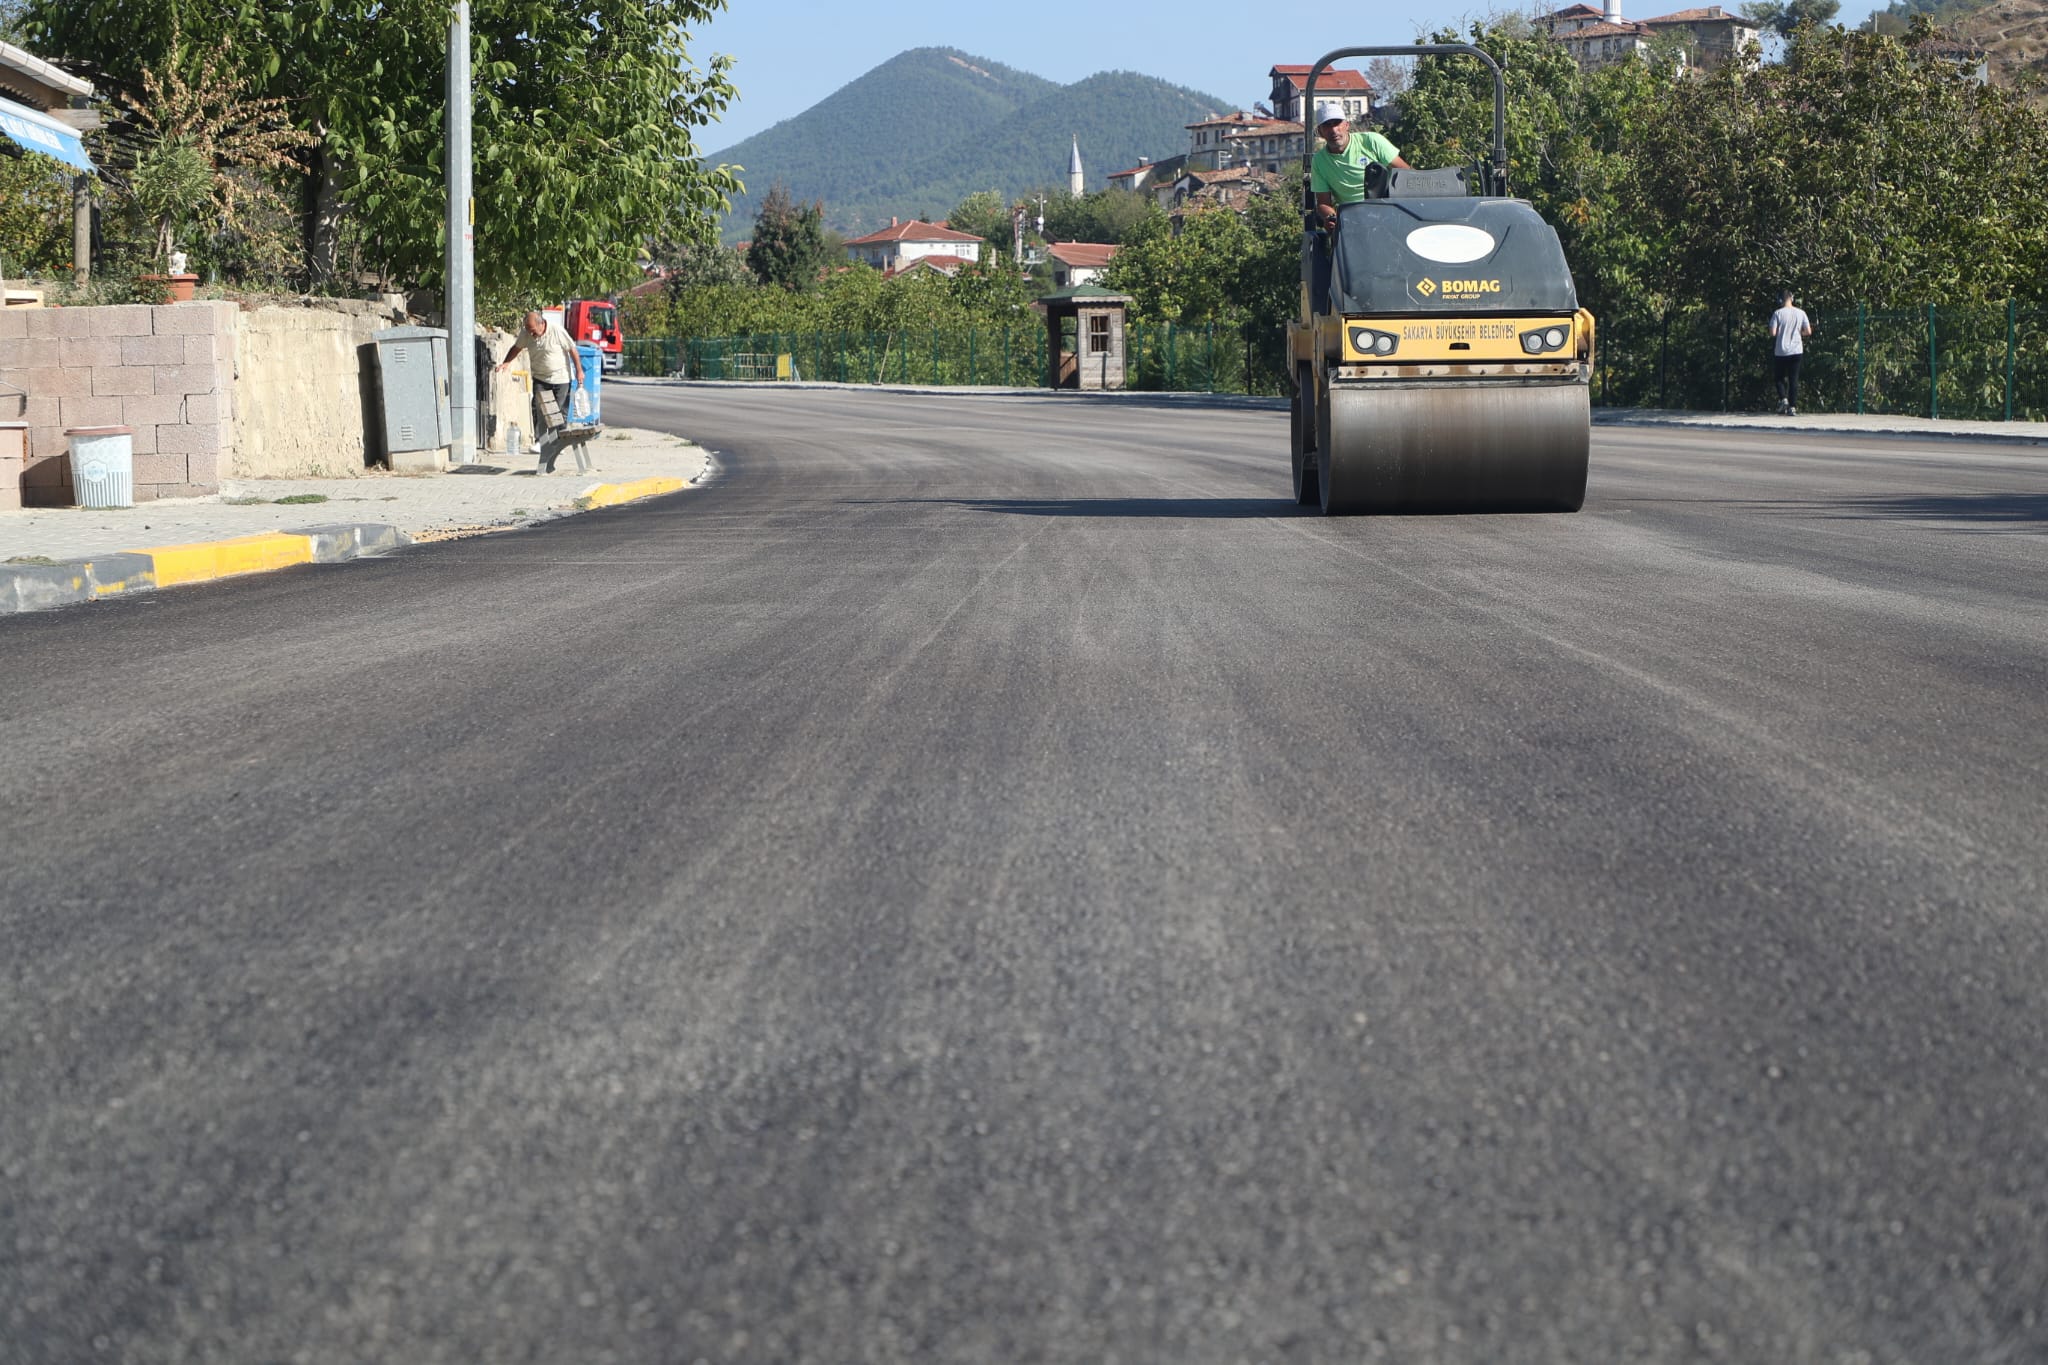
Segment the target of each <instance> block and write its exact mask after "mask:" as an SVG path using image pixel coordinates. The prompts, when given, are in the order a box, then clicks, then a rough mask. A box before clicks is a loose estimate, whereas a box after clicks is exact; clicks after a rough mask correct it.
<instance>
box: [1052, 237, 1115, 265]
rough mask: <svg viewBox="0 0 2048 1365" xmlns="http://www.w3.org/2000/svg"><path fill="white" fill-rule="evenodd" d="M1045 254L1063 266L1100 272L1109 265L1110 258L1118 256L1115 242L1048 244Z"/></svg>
mask: <svg viewBox="0 0 2048 1365" xmlns="http://www.w3.org/2000/svg"><path fill="white" fill-rule="evenodd" d="M1045 254H1046V255H1048V256H1050V257H1052V258H1053V259H1054V260H1056V261H1058V262H1059V263H1060V264H1061V265H1068V266H1075V267H1077V268H1079V269H1082V270H1099V269H1101V268H1102V267H1103V266H1106V265H1108V264H1109V258H1110V257H1112V256H1114V255H1116V244H1115V243H1113V242H1047V243H1046V245H1045Z"/></svg>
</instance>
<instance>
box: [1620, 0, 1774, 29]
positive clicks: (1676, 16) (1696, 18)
mask: <svg viewBox="0 0 2048 1365" xmlns="http://www.w3.org/2000/svg"><path fill="white" fill-rule="evenodd" d="M1640 22H1642V23H1645V24H1717V23H1718V24H1726V23H1735V24H1742V25H1745V26H1747V27H1749V28H1755V27H1757V25H1756V24H1755V22H1754V21H1752V20H1749V19H1745V18H1743V17H1742V16H1741V15H1739V14H1730V13H1729V12H1728V11H1727V10H1725V9H1722V8H1721V7H1720V6H1719V5H1709V6H1707V7H1706V8H1705V9H1682V10H1679V11H1677V12H1676V13H1673V14H1660V15H1658V16H1657V17H1656V18H1654V19H1644V20H1641V21H1640Z"/></svg>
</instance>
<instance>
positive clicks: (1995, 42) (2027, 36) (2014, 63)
mask: <svg viewBox="0 0 2048 1365" xmlns="http://www.w3.org/2000/svg"><path fill="white" fill-rule="evenodd" d="M1919 14H1925V15H1926V16H1927V17H1928V18H1929V19H1931V20H1932V21H1933V22H1934V25H1935V26H1936V27H1937V28H1939V29H1941V30H1942V31H1943V32H1945V33H1948V34H1950V35H1952V36H1954V37H1956V38H1960V39H1962V40H1963V41H1965V42H1970V43H1975V44H1976V45H1977V46H1979V47H1981V48H1983V49H1984V54H1985V57H1986V59H1987V60H1988V62H1989V64H1990V68H1991V79H1992V80H1993V81H1994V82H1996V83H1997V84H1999V85H2007V86H2014V85H2019V84H2022V83H2023V82H2025V81H2026V80H2027V79H2028V78H2032V79H2033V80H2035V81H2048V0H1894V3H1893V4H1892V5H1890V6H1889V7H1888V8H1886V9H1883V10H1880V11H1878V12H1877V13H1876V14H1874V15H1872V16H1871V27H1872V28H1873V29H1875V30H1876V31H1878V32H1880V33H1903V32H1905V30H1906V27H1907V25H1908V24H1909V23H1910V22H1911V21H1912V19H1913V17H1914V16H1915V15H1919ZM2034 94H2035V98H2036V99H2039V98H2040V92H2039V91H2038V90H2037V91H2035V92H2034Z"/></svg>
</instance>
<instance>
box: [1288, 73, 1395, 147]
mask: <svg viewBox="0 0 2048 1365" xmlns="http://www.w3.org/2000/svg"><path fill="white" fill-rule="evenodd" d="M1314 69H1315V68H1313V67H1308V66H1276V67H1274V68H1273V69H1272V70H1270V71H1268V72H1267V73H1266V77H1267V79H1268V80H1269V81H1270V82H1271V83H1272V91H1273V93H1272V95H1271V96H1270V98H1269V99H1268V103H1269V104H1271V105H1272V108H1273V117H1274V118H1276V119H1285V120H1290V121H1292V122H1295V123H1304V122H1306V121H1307V119H1306V117H1305V116H1304V114H1303V111H1302V107H1301V98H1302V94H1303V92H1304V91H1306V90H1307V89H1308V73H1309V72H1310V71H1312V70H1314ZM1331 100H1334V101H1335V102H1337V103H1338V104H1341V105H1343V106H1344V117H1346V118H1348V119H1350V120H1351V121H1352V122H1353V123H1362V122H1363V121H1364V120H1365V118H1366V116H1367V115H1369V114H1370V113H1372V82H1370V81H1368V80H1367V79H1366V78H1365V76H1364V75H1363V74H1362V73H1360V72H1357V71H1349V70H1346V69H1344V68H1343V67H1336V66H1333V67H1331V68H1330V69H1329V70H1327V71H1325V72H1324V73H1323V74H1322V75H1320V76H1318V77H1316V103H1318V104H1321V103H1324V102H1326V101H1331ZM1299 154H1300V153H1299V152H1298V151H1297V152H1296V155H1299Z"/></svg>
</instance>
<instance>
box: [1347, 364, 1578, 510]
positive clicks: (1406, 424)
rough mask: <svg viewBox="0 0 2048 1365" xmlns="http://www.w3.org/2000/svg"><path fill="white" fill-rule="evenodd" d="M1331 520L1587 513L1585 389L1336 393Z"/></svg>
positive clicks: (1512, 386)
mask: <svg viewBox="0 0 2048 1365" xmlns="http://www.w3.org/2000/svg"><path fill="white" fill-rule="evenodd" d="M1323 406H1324V408H1325V410H1326V411H1327V413H1328V417H1327V419H1326V420H1327V423H1328V425H1327V427H1326V430H1327V431H1328V433H1329V434H1328V438H1327V439H1325V440H1323V441H1321V442H1320V443H1319V444H1320V446H1321V460H1320V463H1321V469H1320V470H1319V471H1318V472H1319V474H1320V476H1321V480H1320V481H1321V488H1320V490H1319V491H1320V492H1321V494H1322V504H1323V511H1324V512H1326V513H1333V514H1334V513H1342V512H1368V513H1370V512H1383V513H1384V512H1576V511H1578V510H1579V508H1580V506H1581V505H1582V504H1584V502H1585V500H1586V457H1587V451H1588V448H1589V446H1590V445H1591V441H1592V408H1591V402H1590V398H1589V395H1588V390H1587V388H1586V386H1585V385H1584V384H1579V383H1563V384H1557V383H1545V384H1527V383H1516V382H1512V381H1501V380H1493V381H1486V382H1477V383H1461V382H1457V381H1444V382H1438V383H1427V382H1425V383H1413V384H1408V383H1390V382H1382V381H1375V382H1371V383H1350V384H1346V383H1337V384H1332V385H1331V386H1330V388H1329V391H1328V398H1327V400H1326V403H1325V404H1324V405H1323Z"/></svg>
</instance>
